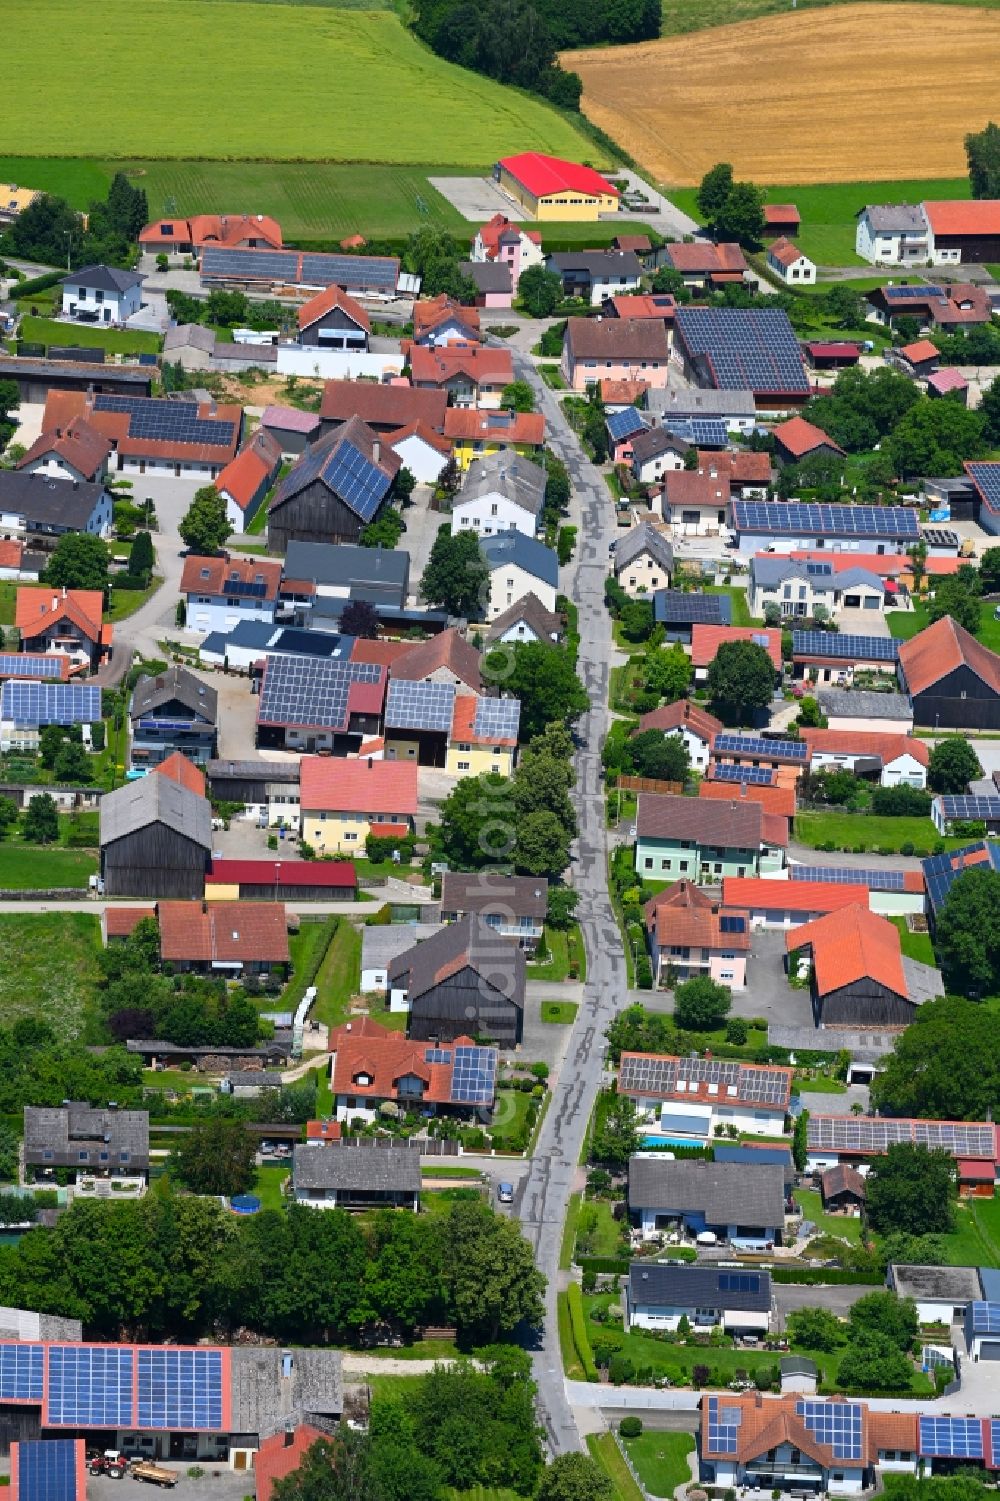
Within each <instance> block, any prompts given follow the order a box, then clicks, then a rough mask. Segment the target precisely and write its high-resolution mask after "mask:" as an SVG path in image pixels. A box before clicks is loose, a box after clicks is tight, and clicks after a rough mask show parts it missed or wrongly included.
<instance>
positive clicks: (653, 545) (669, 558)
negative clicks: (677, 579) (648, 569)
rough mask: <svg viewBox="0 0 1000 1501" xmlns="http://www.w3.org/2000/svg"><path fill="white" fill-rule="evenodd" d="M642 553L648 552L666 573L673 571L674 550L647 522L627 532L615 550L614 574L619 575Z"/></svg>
mask: <svg viewBox="0 0 1000 1501" xmlns="http://www.w3.org/2000/svg"><path fill="white" fill-rule="evenodd" d="M644 552H648V553H649V554H650V556H651V557H653V558H655V559H656V561H657V562H658V563H659V564H660V565H661V566H662V567H663V568H666V569H667V571H668V572H672V571H673V566H674V549H673V548H672V547H671V545H670V543H669V541H668V540H667V538H666V537H665V536H664V535H663V533H662V532H658V531H657V530H656V527H655V526H650V524H649V522H648V521H643V522H640V524H639V525H638V526H634V527H633V528H632V530H631V531H630V532H627V533H626V534H625V536H624V537H622V538H621V539H620V541H619V543H618V546H617V547H616V548H615V573H616V574H617V573H621V571H622V569H623V568H625V567H626V566H627V564H629V563H631V562H632V560H633V558H638V557H640V556H641V554H642V553H644Z"/></svg>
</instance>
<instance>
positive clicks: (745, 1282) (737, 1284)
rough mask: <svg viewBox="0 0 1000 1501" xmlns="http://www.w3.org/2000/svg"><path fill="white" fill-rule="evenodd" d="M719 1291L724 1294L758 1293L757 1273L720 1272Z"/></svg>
mask: <svg viewBox="0 0 1000 1501" xmlns="http://www.w3.org/2000/svg"><path fill="white" fill-rule="evenodd" d="M719 1291H720V1292H724V1293H759V1292H760V1273H759V1272H720V1273H719Z"/></svg>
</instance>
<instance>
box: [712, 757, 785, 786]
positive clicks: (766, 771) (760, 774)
mask: <svg viewBox="0 0 1000 1501" xmlns="http://www.w3.org/2000/svg"><path fill="white" fill-rule="evenodd" d="M774 777H775V773H774V769H773V768H772V767H770V766H730V765H729V764H728V763H727V762H725V761H719V762H716V763H715V765H713V766H712V767H711V769H710V772H709V779H710V781H713V782H752V783H753V784H754V786H760V787H769V786H770V785H771V783H772V782H773V781H774Z"/></svg>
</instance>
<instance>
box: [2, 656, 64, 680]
mask: <svg viewBox="0 0 1000 1501" xmlns="http://www.w3.org/2000/svg"><path fill="white" fill-rule="evenodd" d="M60 677H62V658H61V657H59V656H57V655H56V654H55V653H54V652H53V653H50V654H49V655H47V656H44V657H41V656H35V657H32V656H28V655H27V654H26V653H24V652H18V651H13V652H0V678H60Z"/></svg>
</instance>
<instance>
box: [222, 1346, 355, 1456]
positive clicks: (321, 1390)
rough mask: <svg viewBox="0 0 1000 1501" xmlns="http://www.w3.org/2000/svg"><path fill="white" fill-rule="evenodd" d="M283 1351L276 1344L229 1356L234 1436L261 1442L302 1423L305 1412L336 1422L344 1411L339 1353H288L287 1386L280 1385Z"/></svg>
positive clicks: (239, 1349)
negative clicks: (257, 1438) (256, 1437)
mask: <svg viewBox="0 0 1000 1501" xmlns="http://www.w3.org/2000/svg"><path fill="white" fill-rule="evenodd" d="M286 1353H287V1352H285V1351H283V1350H282V1349H281V1348H280V1347H278V1346H276V1345H271V1346H256V1347H251V1348H247V1347H246V1346H240V1345H237V1346H235V1347H234V1348H233V1350H232V1352H231V1360H232V1367H231V1371H232V1374H231V1382H230V1390H231V1394H232V1398H231V1400H232V1421H231V1431H232V1432H233V1433H251V1434H253V1433H256V1434H258V1435H259V1436H260V1437H261V1438H269V1437H271V1435H272V1434H275V1433H280V1432H282V1431H283V1430H284V1429H285V1428H286V1427H287V1426H288V1425H289V1424H292V1425H294V1424H296V1423H300V1422H302V1420H303V1419H304V1418H307V1417H308V1416H309V1414H310V1413H317V1414H323V1415H325V1416H333V1417H337V1416H339V1414H340V1413H341V1411H342V1410H343V1378H342V1367H341V1359H340V1352H339V1351H338V1350H302V1349H294V1350H292V1351H291V1352H290V1354H291V1360H292V1370H291V1378H290V1381H289V1382H287V1383H286V1382H285V1381H283V1380H282V1363H283V1359H284V1356H285V1354H286Z"/></svg>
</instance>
